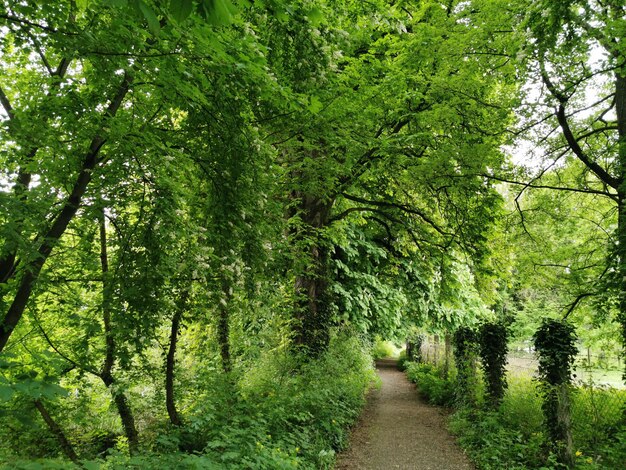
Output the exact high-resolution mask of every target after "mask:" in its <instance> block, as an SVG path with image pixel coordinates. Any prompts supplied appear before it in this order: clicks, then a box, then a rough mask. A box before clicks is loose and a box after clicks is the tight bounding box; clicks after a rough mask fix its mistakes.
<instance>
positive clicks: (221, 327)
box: [217, 278, 232, 373]
mask: <svg viewBox="0 0 626 470" xmlns="http://www.w3.org/2000/svg"><path fill="white" fill-rule="evenodd" d="M230 289H231V286H230V282H228V280H227V279H225V278H224V279H222V297H221V299H220V301H219V302H218V308H219V317H218V321H217V342H218V344H219V346H220V356H221V358H222V369H223V370H224V372H225V373H228V372H230V371H231V370H232V360H231V356H230V325H229V320H230V312H229V310H228V308H229V304H230V299H231V293H230Z"/></svg>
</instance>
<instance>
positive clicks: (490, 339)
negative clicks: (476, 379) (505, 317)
mask: <svg viewBox="0 0 626 470" xmlns="http://www.w3.org/2000/svg"><path fill="white" fill-rule="evenodd" d="M478 349H479V354H480V361H481V362H480V363H481V366H482V369H483V373H484V374H485V382H486V385H487V387H486V393H487V400H488V401H489V404H490V406H492V407H493V408H497V407H498V406H499V405H500V402H501V401H502V398H503V397H504V392H505V390H506V387H507V381H506V363H507V354H508V352H509V345H508V330H507V328H506V326H504V325H503V324H502V323H484V324H483V325H481V327H480V330H479V332H478Z"/></svg>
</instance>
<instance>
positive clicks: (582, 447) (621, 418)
mask: <svg viewBox="0 0 626 470" xmlns="http://www.w3.org/2000/svg"><path fill="white" fill-rule="evenodd" d="M406 370H407V377H409V379H411V380H413V381H414V382H416V383H417V386H418V389H419V391H420V393H421V394H422V395H424V396H425V397H426V398H427V399H428V400H429V401H430V402H431V403H434V404H440V405H446V406H449V405H451V404H454V403H455V402H454V400H453V398H452V397H453V393H451V392H449V391H451V390H452V391H453V390H454V388H455V382H454V377H452V378H449V379H444V378H443V375H442V371H441V369H439V368H438V367H436V366H433V365H429V364H415V363H408V364H407V369H406ZM480 395H481V394H480V393H479V402H478V406H477V407H475V408H467V407H466V408H461V409H458V410H457V411H456V412H455V413H454V414H453V415H452V416H451V419H450V429H451V431H452V432H453V433H454V434H456V435H457V437H458V441H459V444H460V445H461V446H462V447H463V448H464V450H465V451H466V452H467V454H468V455H469V456H470V458H471V459H472V460H473V461H474V463H475V464H476V467H477V468H478V469H480V470H482V469H485V470H501V469H519V470H522V469H542V470H549V469H557V468H563V467H562V466H561V465H560V464H558V463H557V461H556V456H554V455H552V454H551V453H550V451H549V450H548V449H549V446H548V445H547V444H548V443H547V436H546V433H545V431H544V429H545V427H544V423H543V421H544V417H543V413H542V409H541V404H542V400H541V397H540V395H539V393H538V389H537V382H536V381H535V380H533V379H532V378H531V377H527V376H509V385H508V389H507V392H506V394H505V396H504V399H503V401H502V404H501V406H500V407H499V408H498V409H497V410H495V411H487V410H485V408H484V407H483V406H481V405H482V403H481V402H480ZM625 406H626V391H625V390H616V389H614V388H610V387H598V386H595V385H594V384H593V383H588V384H587V385H585V386H582V387H575V388H573V390H572V425H573V440H574V446H575V449H576V468H582V469H605V470H615V469H622V468H626V426H625V422H626V415H625Z"/></svg>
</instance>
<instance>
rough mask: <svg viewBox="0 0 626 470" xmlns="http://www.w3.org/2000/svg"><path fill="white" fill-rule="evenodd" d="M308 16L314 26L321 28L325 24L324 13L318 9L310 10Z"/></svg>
mask: <svg viewBox="0 0 626 470" xmlns="http://www.w3.org/2000/svg"><path fill="white" fill-rule="evenodd" d="M306 16H307V17H308V18H309V21H310V22H311V24H312V25H313V26H319V25H320V24H322V23H323V22H324V13H322V10H320V9H319V8H317V7H315V8H313V9H312V10H310V11H309V12H308V13H307V14H306Z"/></svg>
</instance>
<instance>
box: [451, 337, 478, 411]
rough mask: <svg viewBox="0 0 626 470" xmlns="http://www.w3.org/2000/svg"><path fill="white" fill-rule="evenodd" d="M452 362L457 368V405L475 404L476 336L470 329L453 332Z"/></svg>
mask: <svg viewBox="0 0 626 470" xmlns="http://www.w3.org/2000/svg"><path fill="white" fill-rule="evenodd" d="M453 342H454V361H455V363H456V368H457V403H458V404H459V405H473V404H475V403H476V389H477V382H476V381H477V377H476V357H477V354H478V350H479V349H478V334H477V333H476V331H475V330H473V329H472V328H469V327H466V326H463V327H460V328H458V329H457V330H456V331H455V332H454V337H453Z"/></svg>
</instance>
